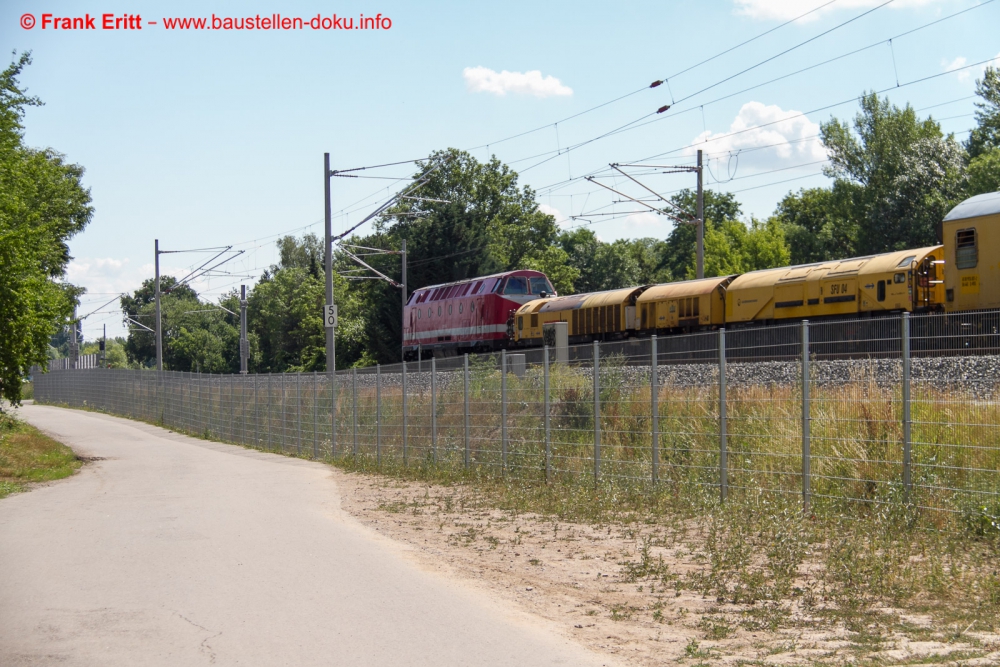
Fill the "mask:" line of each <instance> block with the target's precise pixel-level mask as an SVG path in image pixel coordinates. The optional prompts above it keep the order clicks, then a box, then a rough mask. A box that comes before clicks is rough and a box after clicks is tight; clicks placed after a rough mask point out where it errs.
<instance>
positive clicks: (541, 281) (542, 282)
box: [530, 276, 556, 296]
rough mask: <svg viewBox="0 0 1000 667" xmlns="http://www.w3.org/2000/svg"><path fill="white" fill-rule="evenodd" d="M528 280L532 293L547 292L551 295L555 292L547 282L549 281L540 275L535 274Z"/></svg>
mask: <svg viewBox="0 0 1000 667" xmlns="http://www.w3.org/2000/svg"><path fill="white" fill-rule="evenodd" d="M530 280H531V293H532V294H541V293H543V292H544V293H545V294H548V295H549V296H552V295H553V294H555V292H556V291H555V290H554V289H552V285H551V284H549V281H548V280H546V279H545V278H542V277H540V276H536V277H534V278H531V279H530Z"/></svg>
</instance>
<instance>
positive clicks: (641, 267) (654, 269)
mask: <svg viewBox="0 0 1000 667" xmlns="http://www.w3.org/2000/svg"><path fill="white" fill-rule="evenodd" d="M629 249H630V252H631V253H632V257H633V259H634V260H635V264H636V267H637V270H638V274H637V278H638V280H637V281H636V284H637V285H655V284H657V283H665V282H670V280H671V279H672V276H671V274H670V269H669V268H667V261H666V260H667V256H668V251H669V246H668V245H667V242H666V241H664V240H662V239H655V238H649V237H647V238H641V239H633V240H632V242H631V244H630V248H629Z"/></svg>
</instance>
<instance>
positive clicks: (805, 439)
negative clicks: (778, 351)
mask: <svg viewBox="0 0 1000 667" xmlns="http://www.w3.org/2000/svg"><path fill="white" fill-rule="evenodd" d="M809 427H810V413H809V320H802V506H803V509H804V510H805V511H808V510H809V501H810V489H809V462H810V461H809V459H810V452H809V445H810V443H809Z"/></svg>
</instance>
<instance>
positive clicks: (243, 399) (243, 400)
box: [240, 375, 247, 446]
mask: <svg viewBox="0 0 1000 667" xmlns="http://www.w3.org/2000/svg"><path fill="white" fill-rule="evenodd" d="M240 417H241V419H242V420H243V427H242V429H243V433H242V435H241V436H240V438H242V440H243V445H244V446H245V445H246V444H247V383H246V376H243V375H241V376H240Z"/></svg>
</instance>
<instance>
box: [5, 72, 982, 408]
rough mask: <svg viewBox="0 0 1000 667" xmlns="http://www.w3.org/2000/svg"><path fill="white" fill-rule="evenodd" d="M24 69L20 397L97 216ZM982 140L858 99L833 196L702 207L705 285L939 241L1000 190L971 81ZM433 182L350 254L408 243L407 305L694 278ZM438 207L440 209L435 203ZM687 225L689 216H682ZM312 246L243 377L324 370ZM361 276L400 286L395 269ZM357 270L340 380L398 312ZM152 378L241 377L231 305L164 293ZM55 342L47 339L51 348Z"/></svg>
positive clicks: (274, 277)
mask: <svg viewBox="0 0 1000 667" xmlns="http://www.w3.org/2000/svg"><path fill="white" fill-rule="evenodd" d="M28 62H29V60H28V57H27V56H22V57H21V59H19V60H18V61H17V62H16V63H14V64H13V65H11V67H9V68H8V69H7V70H6V71H5V72H4V74H3V75H2V76H3V79H2V80H0V88H2V91H0V106H2V109H0V141H2V145H0V160H2V165H3V171H2V173H0V178H2V179H4V180H3V182H2V185H3V187H2V188H0V392H2V394H3V396H5V397H7V398H9V399H12V398H13V397H15V396H19V391H20V382H21V378H22V377H23V376H24V374H25V373H26V372H27V370H28V368H29V367H30V365H31V364H34V363H43V362H44V360H45V358H46V357H47V356H48V355H49V354H51V353H52V350H53V349H54V348H53V347H51V346H50V345H49V344H50V343H52V344H54V345H56V346H57V347H58V345H60V344H61V345H64V344H65V340H64V339H63V340H62V342H61V343H60V341H59V339H58V336H59V335H64V334H60V325H62V324H63V323H65V322H66V321H67V320H68V318H69V317H70V316H71V313H72V308H73V305H74V303H75V301H76V299H77V298H78V296H79V294H80V293H81V290H79V289H78V288H76V287H73V286H71V285H68V284H66V283H65V282H64V281H62V280H61V278H62V276H63V273H64V271H65V267H66V264H67V262H68V260H69V255H68V250H67V246H66V242H67V240H68V239H69V238H70V237H71V236H72V235H73V234H75V233H77V232H79V231H80V230H81V229H83V227H84V226H85V225H86V224H87V223H88V222H89V220H90V218H91V216H92V209H91V207H90V197H89V191H87V190H86V189H85V188H83V186H82V185H81V183H80V178H81V176H82V174H83V169H82V168H81V167H79V166H77V165H69V164H66V163H65V161H64V160H63V158H62V156H60V155H59V154H58V153H55V152H54V151H52V150H44V151H39V150H36V149H30V148H27V147H25V146H24V145H23V142H22V135H23V127H22V125H21V118H22V117H23V110H24V108H25V107H26V106H30V105H33V104H39V103H40V102H38V100H36V99H35V98H31V97H28V96H26V95H25V94H24V93H23V92H22V91H21V89H20V88H19V87H18V84H17V80H16V78H17V75H18V74H19V73H20V71H21V69H22V68H23V67H24V66H25V65H26V64H27V63H28ZM976 92H977V95H978V100H977V102H976V113H975V118H976V127H975V128H974V129H973V130H972V132H971V134H970V136H969V137H968V138H967V139H966V140H965V141H958V140H957V139H956V138H955V137H954V136H953V135H946V134H945V133H944V132H942V130H941V126H940V124H939V123H938V122H937V121H935V120H934V119H933V118H931V117H927V118H921V117H919V116H918V114H917V113H916V111H914V110H913V109H912V108H911V107H910V106H909V105H907V106H904V107H898V106H896V105H893V104H892V103H890V102H889V100H888V99H886V98H880V97H879V96H878V95H876V94H874V93H870V94H866V95H864V96H862V97H861V98H860V100H859V109H858V111H857V114H856V115H855V117H854V118H853V119H851V120H841V119H837V118H832V119H831V120H830V121H828V122H826V123H823V124H821V136H820V139H821V141H822V143H823V145H824V146H825V148H826V150H827V153H828V155H829V158H830V162H829V166H828V167H827V168H826V173H827V175H828V176H830V177H831V179H832V183H831V185H830V186H828V187H821V188H808V189H800V190H798V191H797V192H790V193H789V194H788V195H786V196H785V197H784V198H783V199H782V200H781V201H780V202H779V203H778V205H777V207H776V209H775V211H774V212H773V213H772V214H771V215H770V216H768V217H767V218H764V219H758V218H755V217H753V216H746V215H745V214H744V212H743V210H742V207H741V204H740V202H739V201H738V200H737V198H736V197H735V196H734V195H733V194H730V193H723V192H717V191H713V190H707V191H706V192H705V275H706V276H715V275H725V274H730V273H742V272H746V271H752V270H756V269H763V268H771V267H775V266H783V265H788V264H801V263H808V262H815V261H823V260H829V259H839V258H847V257H855V256H862V255H867V254H872V253H878V252H887V251H891V250H896V249H901V248H907V247H920V246H926V245H933V244H935V243H938V242H940V222H941V220H942V218H943V217H944V215H945V214H946V213H947V211H948V210H949V209H950V208H951V207H952V206H954V205H955V204H957V203H958V202H960V201H961V200H963V199H965V198H966V197H969V196H972V195H975V194H980V193H983V192H990V191H995V190H998V189H1000V72H998V70H997V69H996V68H992V67H990V68H987V69H986V71H985V73H984V75H983V77H982V78H981V79H979V80H978V81H977V82H976ZM431 167H436V169H434V171H433V173H432V175H431V178H430V180H429V181H428V182H427V183H426V185H424V186H423V187H422V189H421V191H420V194H421V197H422V199H420V200H412V199H407V200H402V201H400V202H399V203H397V204H396V205H395V206H393V207H391V208H389V209H387V210H386V211H385V212H384V213H383V215H381V216H380V217H379V218H378V219H376V220H375V222H374V224H373V227H372V230H371V231H370V232H369V233H367V234H364V235H358V236H354V237H352V238H350V239H347V242H348V243H350V244H353V245H357V246H364V247H368V248H383V249H389V250H398V249H399V248H400V246H401V243H402V241H403V240H404V239H405V240H406V244H407V250H408V254H409V258H410V261H409V262H408V271H407V272H408V283H409V288H410V289H411V290H413V289H416V288H419V287H422V286H425V285H430V284H436V283H442V282H448V281H453V280H461V279H465V278H471V277H475V276H479V275H485V274H490V273H496V272H499V271H505V270H511V269H519V268H530V269H538V270H540V271H544V272H545V273H546V274H547V275H548V276H549V278H550V279H551V280H552V282H553V284H554V285H555V287H556V289H557V290H558V291H559V292H560V293H561V294H570V293H575V292H576V293H578V292H591V291H598V290H605V289H613V288H618V287H625V286H631V285H640V284H652V283H661V282H669V281H675V280H685V279H689V278H692V277H694V273H695V266H694V265H695V235H696V229H695V227H694V226H693V225H689V224H677V225H675V226H674V228H673V229H672V230H671V232H670V233H669V234H668V235H667V237H666V238H663V239H660V238H640V239H632V240H624V239H623V240H617V241H613V242H605V241H603V240H601V239H600V238H599V237H598V236H597V235H596V234H595V233H594V231H593V230H592V229H590V228H589V227H587V226H579V227H576V228H570V229H563V228H560V227H559V225H557V224H556V221H555V219H554V218H553V217H552V216H550V215H547V214H545V213H543V212H541V211H540V210H539V208H538V204H537V201H536V196H535V193H534V192H533V191H532V189H531V188H530V187H527V186H523V185H520V184H519V182H518V174H517V173H516V172H515V171H514V170H512V169H511V168H510V167H509V166H507V165H505V164H503V163H501V162H500V161H499V160H497V159H496V158H495V157H494V158H491V159H490V160H488V161H485V162H481V161H479V160H477V159H475V158H474V157H472V156H471V155H469V154H468V153H465V152H463V151H459V150H456V149H448V150H442V151H438V152H434V153H432V154H431V155H429V156H428V158H427V159H426V160H424V161H422V162H421V163H420V164H419V165H418V173H425V172H426V171H427V170H428V169H430V168H431ZM434 200H438V201H434ZM671 204H672V207H670V208H671V212H673V211H676V210H680V211H683V212H685V213H686V214H687V215H688V216H689V217H694V215H695V195H694V192H692V191H691V190H683V191H681V192H678V193H676V194H675V195H673V196H672V197H671ZM682 217H683V216H682ZM322 246H323V244H322V241H321V239H319V238H317V237H316V236H315V235H312V234H306V235H304V236H301V237H298V238H295V237H290V236H289V237H284V238H282V239H280V240H279V241H278V250H279V253H278V254H279V258H278V261H277V262H276V263H275V264H274V265H273V266H271V267H270V268H269V269H267V270H266V271H265V272H264V273H263V275H262V276H261V278H260V279H259V281H258V282H257V284H256V285H255V286H254V288H253V289H252V290H251V291H250V292H249V294H248V301H249V305H248V323H249V327H248V328H249V339H250V370H251V372H286V371H315V370H323V369H324V367H325V331H324V328H323V322H322V316H321V312H322V311H321V306H322V304H323V303H324V301H325V299H324V293H325V290H324V281H323V247H322ZM365 259H366V261H368V262H369V263H371V264H372V265H373V266H374V267H375V268H377V269H378V270H379V271H381V272H383V273H385V274H386V275H388V276H390V277H391V278H393V279H394V280H397V281H398V280H401V267H400V260H399V256H398V255H370V256H367V257H366V258H365ZM357 268H358V267H357V265H356V264H355V263H354V262H353V261H352V260H351V259H350V258H349V257H347V256H346V255H344V254H343V253H341V252H336V253H335V254H334V269H335V275H334V292H335V300H336V302H337V304H338V307H339V312H340V325H339V327H338V329H337V332H336V341H337V366H338V368H347V367H351V366H363V365H370V364H373V363H391V362H395V361H398V360H399V356H400V340H401V320H402V312H401V311H402V306H401V299H400V293H399V290H398V288H396V287H393V286H392V285H389V284H388V283H386V282H383V281H375V280H352V279H351V278H352V277H354V276H356V273H355V271H356V270H357ZM162 291H163V296H162V312H163V315H162V322H163V341H164V365H165V367H166V368H167V369H171V370H180V371H201V372H212V373H222V372H236V371H237V370H238V369H239V356H238V355H239V353H238V349H239V346H238V340H239V318H238V317H237V316H234V315H232V314H230V313H228V312H227V311H226V310H223V309H220V308H216V307H215V306H216V305H221V306H223V307H224V308H225V309H227V310H229V311H233V312H238V311H239V307H238V305H239V298H238V295H237V293H236V291H235V290H234V291H232V292H230V293H228V294H226V295H224V296H222V297H221V298H220V299H218V301H217V302H216V303H215V304H209V303H207V302H206V301H205V300H203V299H202V298H201V297H200V296H199V295H198V294H197V293H196V292H195V291H194V290H193V289H192V288H191V287H190V286H188V285H178V284H177V283H176V281H175V280H174V279H173V278H170V277H165V278H163V279H162ZM121 307H122V310H123V312H124V314H125V315H126V316H127V317H128V318H131V319H132V320H135V321H138V322H141V323H144V324H146V325H147V326H150V327H152V322H153V284H152V280H151V279H150V280H146V281H145V282H144V283H143V284H142V285H141V286H140V287H139V288H138V289H137V290H135V291H134V292H132V293H130V294H128V295H125V296H123V297H122V299H121ZM54 334H55V335H56V336H57V338H56V339H53V338H52V336H53V335H54ZM112 357H113V359H114V363H115V364H116V365H122V366H124V365H128V366H130V367H135V368H149V367H152V366H154V362H155V348H154V339H153V335H152V334H151V333H149V332H147V331H145V330H143V329H141V328H139V327H134V326H132V327H130V331H129V335H128V337H127V338H126V339H124V340H118V341H113V342H111V343H110V344H109V360H110V359H111V358H112Z"/></svg>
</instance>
